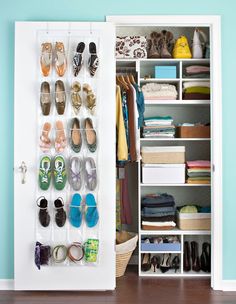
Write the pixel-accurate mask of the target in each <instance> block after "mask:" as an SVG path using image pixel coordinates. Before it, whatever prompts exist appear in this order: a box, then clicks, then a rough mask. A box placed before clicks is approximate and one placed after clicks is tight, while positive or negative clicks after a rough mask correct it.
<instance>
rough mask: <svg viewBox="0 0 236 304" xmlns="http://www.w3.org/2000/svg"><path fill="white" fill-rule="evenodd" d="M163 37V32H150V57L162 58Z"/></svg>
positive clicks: (148, 43)
mask: <svg viewBox="0 0 236 304" xmlns="http://www.w3.org/2000/svg"><path fill="white" fill-rule="evenodd" d="M160 39H161V34H160V33H158V32H152V33H151V34H150V39H148V41H147V45H148V46H147V51H148V58H160V57H161V55H160V52H159V41H160Z"/></svg>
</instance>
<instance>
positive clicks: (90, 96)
mask: <svg viewBox="0 0 236 304" xmlns="http://www.w3.org/2000/svg"><path fill="white" fill-rule="evenodd" d="M83 91H84V92H85V93H86V94H87V97H86V107H87V108H88V109H89V110H90V112H91V114H94V111H95V107H96V96H95V94H94V93H93V90H92V88H91V87H90V85H89V84H88V83H85V84H84V85H83Z"/></svg>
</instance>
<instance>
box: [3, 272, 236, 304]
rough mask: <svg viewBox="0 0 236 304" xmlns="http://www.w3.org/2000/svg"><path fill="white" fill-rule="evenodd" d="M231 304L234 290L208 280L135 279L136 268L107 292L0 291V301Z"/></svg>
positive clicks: (235, 300) (22, 303)
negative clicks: (214, 287)
mask: <svg viewBox="0 0 236 304" xmlns="http://www.w3.org/2000/svg"><path fill="white" fill-rule="evenodd" d="M3 303H4V304H10V303H11V304H12V303H14V304H65V303H66V304H69V303H76V304H86V303H87V304H97V303H99V304H105V303H108V304H118V303H121V304H132V303H134V304H139V303H144V304H162V303H163V304H199V303H200V304H212V303H214V304H223V303H227V304H235V303H236V292H220V291H213V290H211V288H210V281H209V279H207V278H205V279H199V278H195V279H190V278H187V279H186V278H184V279H180V278H178V279H169V278H164V279H156V278H139V277H138V275H137V269H136V267H135V268H134V267H131V268H129V269H128V271H127V273H126V275H125V276H124V277H122V278H119V279H118V280H117V288H116V290H115V291H107V292H14V291H0V304H3Z"/></svg>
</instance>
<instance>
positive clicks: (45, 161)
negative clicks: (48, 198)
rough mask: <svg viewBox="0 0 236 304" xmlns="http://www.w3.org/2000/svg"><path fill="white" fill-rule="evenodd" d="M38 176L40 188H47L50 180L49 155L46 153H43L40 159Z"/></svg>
mask: <svg viewBox="0 0 236 304" xmlns="http://www.w3.org/2000/svg"><path fill="white" fill-rule="evenodd" d="M38 178H39V187H40V189H41V190H48V188H49V186H50V182H51V157H50V156H48V155H45V156H43V157H42V158H41V159H40V166H39V177H38Z"/></svg>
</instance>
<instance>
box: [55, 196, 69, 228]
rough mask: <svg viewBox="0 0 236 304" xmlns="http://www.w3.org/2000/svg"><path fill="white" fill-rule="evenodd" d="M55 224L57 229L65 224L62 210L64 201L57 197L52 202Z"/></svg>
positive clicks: (64, 213) (64, 212)
mask: <svg viewBox="0 0 236 304" xmlns="http://www.w3.org/2000/svg"><path fill="white" fill-rule="evenodd" d="M54 209H55V211H56V213H55V222H56V224H57V226H58V227H63V226H64V225H65V222H66V211H65V210H64V201H63V199H62V198H61V197H58V198H57V199H56V200H55V201H54Z"/></svg>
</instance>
